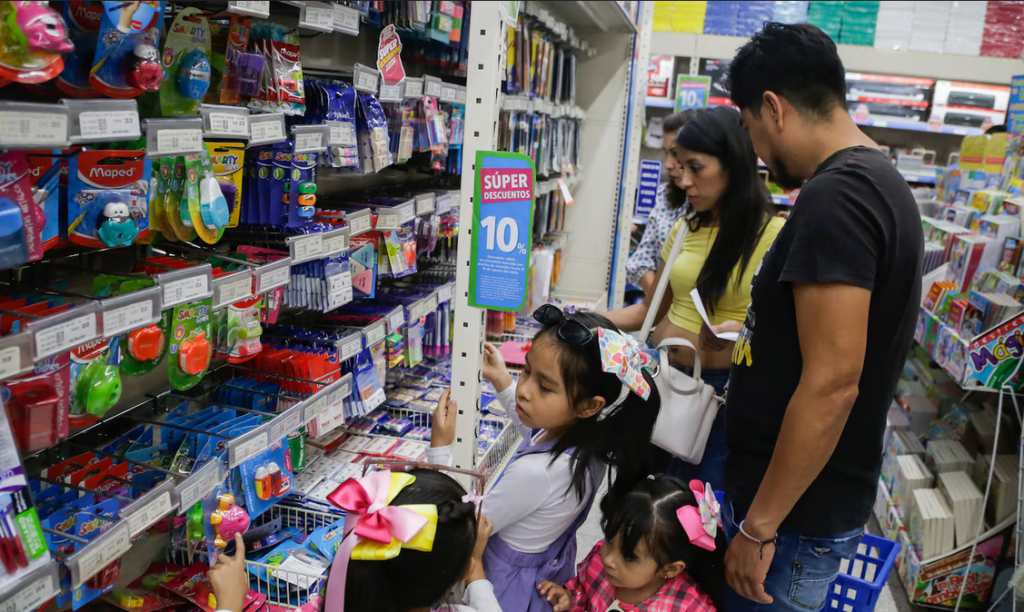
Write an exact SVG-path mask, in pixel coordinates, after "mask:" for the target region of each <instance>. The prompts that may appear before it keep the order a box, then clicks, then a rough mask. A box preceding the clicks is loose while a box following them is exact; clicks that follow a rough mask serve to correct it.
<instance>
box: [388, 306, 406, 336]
mask: <svg viewBox="0 0 1024 612" xmlns="http://www.w3.org/2000/svg"><path fill="white" fill-rule="evenodd" d="M403 325H405V312H404V310H403V309H402V308H401V307H399V308H396V309H395V311H394V312H392V313H391V314H389V315H388V329H389V330H390V331H391V333H395V332H396V331H398V330H399V328H401V327H402V326H403Z"/></svg>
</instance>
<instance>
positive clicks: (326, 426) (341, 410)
mask: <svg viewBox="0 0 1024 612" xmlns="http://www.w3.org/2000/svg"><path fill="white" fill-rule="evenodd" d="M316 418H317V422H316V424H317V431H318V432H319V433H320V435H323V434H325V433H328V432H330V431H333V430H334V429H337V428H338V427H339V426H340V425H343V424H344V423H345V404H344V402H342V403H340V404H330V403H328V404H327V405H326V407H325V408H324V411H323V412H321V413H320V414H318V415H317V417H316Z"/></svg>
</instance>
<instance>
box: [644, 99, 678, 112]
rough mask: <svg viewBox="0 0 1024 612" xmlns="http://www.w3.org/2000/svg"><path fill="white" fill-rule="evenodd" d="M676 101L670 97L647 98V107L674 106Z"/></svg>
mask: <svg viewBox="0 0 1024 612" xmlns="http://www.w3.org/2000/svg"><path fill="white" fill-rule="evenodd" d="M675 106H676V101H675V100H673V99H672V98H647V108H670V109H671V108H675Z"/></svg>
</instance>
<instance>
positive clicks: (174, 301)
mask: <svg viewBox="0 0 1024 612" xmlns="http://www.w3.org/2000/svg"><path fill="white" fill-rule="evenodd" d="M209 283H210V277H209V276H207V275H206V274H198V275H196V276H190V277H188V278H183V279H181V280H176V281H171V282H169V283H164V284H163V288H164V304H163V305H164V308H168V307H170V306H177V305H178V304H184V303H185V302H191V301H193V300H198V299H200V298H204V297H206V296H207V295H209V293H210V284H209Z"/></svg>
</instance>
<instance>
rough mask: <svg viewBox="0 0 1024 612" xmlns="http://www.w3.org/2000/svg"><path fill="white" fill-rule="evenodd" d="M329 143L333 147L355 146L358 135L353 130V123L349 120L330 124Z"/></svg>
mask: <svg viewBox="0 0 1024 612" xmlns="http://www.w3.org/2000/svg"><path fill="white" fill-rule="evenodd" d="M327 144H329V145H330V146H332V147H354V146H355V145H356V135H355V132H354V131H353V130H352V124H351V123H348V122H340V123H332V124H330V130H329V132H328V136H327Z"/></svg>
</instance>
